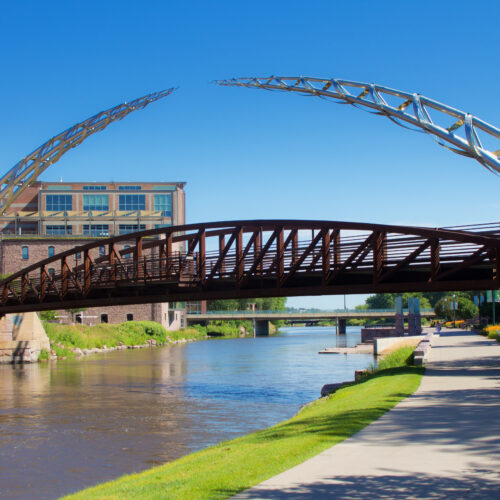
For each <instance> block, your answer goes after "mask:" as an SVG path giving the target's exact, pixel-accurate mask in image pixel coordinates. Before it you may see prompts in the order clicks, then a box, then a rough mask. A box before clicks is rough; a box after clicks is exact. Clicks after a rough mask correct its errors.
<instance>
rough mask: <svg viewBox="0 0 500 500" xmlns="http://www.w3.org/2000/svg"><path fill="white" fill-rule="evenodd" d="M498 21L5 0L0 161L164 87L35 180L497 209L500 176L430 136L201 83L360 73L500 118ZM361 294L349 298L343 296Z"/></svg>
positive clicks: (327, 7)
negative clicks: (171, 184)
mask: <svg viewBox="0 0 500 500" xmlns="http://www.w3.org/2000/svg"><path fill="white" fill-rule="evenodd" d="M499 18H500V3H499V2H497V1H495V0H491V1H489V0H477V1H475V2H473V3H471V2H470V1H463V0H454V1H438V2H436V1H427V0H421V1H419V2H409V1H407V2H405V1H382V0H381V1H378V2H375V1H362V0H358V1H357V2H340V1H318V2H313V3H310V2H309V3H308V2H298V1H297V2H294V1H286V2H284V1H275V2H269V1H266V2H263V1H253V2H245V3H243V2H234V1H232V2H230V1H227V2H217V1H214V2H206V1H205V2H201V1H191V2H172V1H142V2H129V1H105V2H103V1H99V2H96V1H87V2H80V3H79V4H75V3H73V2H62V1H59V2H56V1H47V2H35V1H25V2H16V1H4V2H2V10H1V13H0V39H1V43H0V47H1V48H0V50H1V65H2V68H1V69H2V72H1V73H2V78H1V79H0V90H1V93H2V96H3V103H2V104H3V105H2V113H0V119H1V121H2V131H3V133H2V134H1V136H0V144H1V147H0V158H1V162H2V165H3V166H2V169H3V170H4V171H5V170H7V169H8V168H10V167H11V166H12V165H13V164H14V163H16V162H17V161H18V160H19V159H20V158H22V157H23V156H24V155H25V154H27V153H29V152H30V151H32V150H33V149H34V148H35V147H37V146H38V145H39V144H41V143H42V142H44V141H45V140H46V139H48V138H49V137H51V136H52V135H55V134H57V133H58V132H60V131H62V130H63V129H65V128H67V127H69V126H71V125H72V124H74V123H75V122H77V121H80V120H83V119H85V118H87V117H88V116H90V115H92V114H94V113H96V112H98V111H101V110H103V109H106V108H109V107H111V106H113V105H116V104H118V103H120V102H122V101H125V100H131V99H133V98H135V97H138V96H140V95H144V94H146V93H149V92H151V91H154V90H158V89H163V88H167V87H171V86H179V87H180V88H179V90H178V91H176V92H175V93H174V94H173V95H171V96H169V97H167V98H166V99H164V100H162V101H160V102H158V103H155V104H153V105H151V106H150V107H148V108H147V109H146V110H144V111H139V112H137V113H134V114H132V115H130V116H129V117H127V118H126V119H125V120H123V121H122V122H119V123H116V124H113V125H111V126H110V127H109V128H108V129H106V130H105V131H104V132H102V133H100V134H97V135H95V136H93V137H91V138H89V139H88V140H87V141H86V142H85V143H84V144H82V145H81V146H79V147H78V148H76V149H75V150H73V151H71V152H70V153H68V154H67V155H66V156H64V157H63V159H62V160H60V161H59V162H58V163H57V164H56V165H54V166H52V167H51V168H50V169H49V170H47V172H46V173H44V174H43V177H42V178H43V179H45V180H58V179H59V178H61V177H62V178H63V180H65V181H71V180H88V181H110V180H122V181H135V180H137V181H140V180H158V181H160V180H161V181H186V182H187V183H188V184H187V186H186V193H187V219H188V221H189V222H202V221H214V220H227V219H245V218H248V219H250V218H257V217H259V218H303V219H308V218H314V219H330V220H349V221H366V222H380V223H402V224H414V225H416V224H418V225H430V226H441V225H455V224H464V223H475V222H487V221H497V220H500V215H499V211H500V197H499V196H498V193H499V188H500V178H499V177H497V176H495V175H493V174H491V173H489V172H488V171H487V170H486V169H484V168H483V167H482V166H481V165H480V164H479V163H477V162H475V161H473V160H470V159H467V158H461V157H459V156H457V155H454V154H452V153H450V152H448V151H446V150H445V149H443V148H441V147H439V146H437V145H436V144H435V142H434V141H433V140H432V139H431V138H430V137H427V136H425V135H423V134H417V133H412V132H409V131H407V130H404V129H402V128H399V127H397V126H396V125H394V124H392V123H391V122H389V121H388V120H385V119H383V118H381V117H377V116H373V115H370V114H367V113H363V112H362V111H359V110H356V109H354V108H351V107H349V106H339V105H335V104H331V103H327V102H325V101H322V100H319V99H314V98H306V97H300V96H298V95H293V94H281V93H270V92H263V91H258V90H251V89H240V88H223V87H219V86H217V85H214V84H212V83H211V81H213V80H214V79H219V78H230V77H234V76H268V75H271V74H276V75H305V76H318V77H336V78H344V79H352V80H359V81H366V82H375V83H379V84H383V85H387V86H390V87H394V88H397V89H402V90H406V91H414V92H418V93H421V94H424V95H426V96H428V97H432V98H434V99H436V100H439V101H441V102H444V103H447V104H449V105H452V106H455V107H457V108H459V109H462V110H465V111H468V112H471V113H473V114H476V115H478V116H479V117H481V118H483V119H484V120H486V121H489V122H491V123H493V124H496V125H497V126H498V125H499V124H500V98H499V96H498V89H499V81H500V66H499V64H498V54H499V49H500V41H499V40H500V37H499V29H498V26H499V25H498V20H499ZM342 300H343V299H342V298H341V297H333V298H325V299H319V298H308V299H290V300H289V303H291V304H292V305H299V304H301V305H317V306H319V307H339V306H341V304H342ZM360 300H361V298H360V297H348V305H353V304H355V303H359V301H360Z"/></svg>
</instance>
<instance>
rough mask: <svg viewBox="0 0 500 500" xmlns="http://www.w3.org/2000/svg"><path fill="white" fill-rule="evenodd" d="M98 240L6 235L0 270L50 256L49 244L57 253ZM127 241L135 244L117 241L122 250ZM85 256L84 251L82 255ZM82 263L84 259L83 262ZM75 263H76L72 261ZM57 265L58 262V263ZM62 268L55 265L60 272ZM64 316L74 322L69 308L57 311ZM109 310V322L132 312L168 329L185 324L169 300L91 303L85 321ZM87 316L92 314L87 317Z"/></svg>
mask: <svg viewBox="0 0 500 500" xmlns="http://www.w3.org/2000/svg"><path fill="white" fill-rule="evenodd" d="M92 241H95V240H94V239H92V238H89V239H84V238H78V239H76V238H75V239H67V238H47V237H44V238H43V239H32V238H15V239H5V238H4V239H3V240H2V241H0V273H1V274H3V275H5V274H12V273H15V272H17V271H20V270H21V269H23V268H25V267H28V266H30V265H31V264H35V263H37V262H39V261H41V260H43V259H47V258H48V256H49V247H50V246H53V247H54V255H57V254H58V253H60V252H64V251H66V250H72V249H73V248H75V247H76V246H80V245H85V244H87V243H90V242H92ZM126 245H129V246H131V247H132V246H134V245H135V241H134V240H130V241H124V242H121V243H119V244H117V248H118V250H122V249H123V248H125V246H126ZM23 246H27V247H28V259H23V258H22V247H23ZM91 256H92V257H93V258H97V257H99V250H98V249H96V250H95V251H94V252H93V253H91ZM82 259H83V255H82ZM80 263H81V262H80ZM73 264H74V263H73ZM56 266H57V263H56ZM58 271H59V269H56V272H58ZM57 314H58V315H59V316H61V318H60V319H59V321H60V322H61V323H71V322H72V318H71V314H70V313H69V312H68V311H65V310H61V311H57ZM103 314H106V315H107V317H108V321H107V322H108V323H123V322H124V321H127V319H128V318H127V315H128V314H131V315H132V317H131V319H132V320H134V321H144V320H146V321H156V322H158V323H161V324H162V325H163V326H164V327H165V328H166V329H167V330H177V329H179V328H181V327H183V326H185V325H184V323H185V319H184V315H183V314H182V313H181V312H180V311H169V309H168V303H158V304H132V305H126V306H102V307H89V308H87V309H85V311H84V312H83V315H84V323H85V324H86V325H96V324H99V323H101V322H103V321H102V319H103V318H102V315H103ZM87 316H89V318H88V319H87Z"/></svg>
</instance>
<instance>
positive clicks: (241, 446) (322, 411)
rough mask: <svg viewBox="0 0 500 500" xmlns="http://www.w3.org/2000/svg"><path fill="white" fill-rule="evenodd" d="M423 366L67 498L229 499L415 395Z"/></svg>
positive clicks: (381, 374)
mask: <svg viewBox="0 0 500 500" xmlns="http://www.w3.org/2000/svg"><path fill="white" fill-rule="evenodd" d="M422 373H423V368H416V367H409V366H402V367H397V368H387V369H385V370H381V371H378V372H376V373H375V374H373V375H372V376H371V377H369V378H367V379H365V380H364V381H363V382H361V383H357V384H353V385H351V386H348V387H345V388H343V389H341V390H339V391H337V392H336V393H335V394H333V395H331V396H330V397H328V398H322V399H320V400H317V401H315V402H313V403H311V404H310V405H308V406H306V407H305V408H303V409H302V411H300V412H299V413H298V415H296V416H295V417H293V418H291V419H290V420H287V421H285V422H282V423H280V424H278V425H275V426H273V427H270V428H268V429H265V430H262V431H258V432H255V433H253V434H249V435H247V436H244V437H241V438H237V439H234V440H232V441H225V442H223V443H220V444H218V445H216V446H211V447H209V448H206V449H204V450H201V451H198V452H196V453H192V454H190V455H186V456H185V457H182V458H180V459H178V460H175V461H173V462H169V463H167V464H165V465H162V466H159V467H154V468H152V469H149V470H146V471H144V472H141V473H138V474H132V475H127V476H123V477H121V478H119V479H117V480H115V481H111V482H108V483H104V484H101V485H98V486H95V487H92V488H89V489H87V490H83V491H81V492H79V493H76V494H74V495H70V496H68V497H66V498H71V499H72V500H77V499H78V500H80V499H85V500H88V499H109V500H111V499H120V500H121V499H127V498H130V499H132V498H133V499H138V498H140V499H163V498H175V499H189V500H192V499H194V498H196V499H205V498H217V499H222V498H228V497H230V496H232V495H234V494H236V493H238V492H240V491H243V490H245V489H247V488H250V487H251V486H254V485H256V484H259V483H260V482H262V481H264V480H266V479H269V478H270V477H273V476H275V475H276V474H279V473H281V472H283V471H285V470H288V469H290V468H291V467H293V466H295V465H297V464H299V463H302V462H304V461H305V460H307V459H308V458H311V457H313V456H314V455H317V454H318V453H320V452H322V451H324V450H325V449H327V448H329V447H330V446H333V445H335V444H337V443H340V442H341V441H343V440H344V439H346V438H348V437H349V436H352V435H353V434H355V433H356V432H358V431H359V430H361V429H362V428H363V427H365V426H366V425H368V424H369V423H370V422H373V421H374V420H376V419H377V418H379V417H380V416H381V415H382V414H384V413H385V412H386V411H388V410H389V409H391V408H392V407H393V406H395V405H396V404H397V403H398V402H399V401H401V400H402V399H404V398H406V397H407V396H409V395H410V394H412V393H413V392H414V391H415V390H416V389H417V387H418V386H419V384H420V380H421V378H422ZM241 411H242V412H244V411H245V409H244V406H243V407H242V408H241Z"/></svg>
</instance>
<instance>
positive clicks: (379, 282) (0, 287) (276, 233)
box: [0, 220, 500, 315]
mask: <svg viewBox="0 0 500 500" xmlns="http://www.w3.org/2000/svg"><path fill="white" fill-rule="evenodd" d="M474 230H476V231H478V232H476V233H475V232H473V231H474ZM497 234H498V227H497V225H495V226H493V225H492V227H490V228H486V227H485V226H484V225H482V226H480V227H478V228H469V230H468V231H461V230H449V229H430V228H420V227H406V226H388V225H381V224H363V223H350V222H336V221H300V220H250V221H229V222H213V223H206V224H190V225H184V226H171V227H165V228H159V229H150V230H147V231H141V232H138V233H132V234H128V235H122V236H116V237H113V238H108V239H101V240H98V241H95V242H92V243H88V244H86V245H82V246H79V247H76V248H74V249H72V250H68V251H66V252H62V253H60V254H58V255H55V256H54V257H50V258H48V259H45V260H42V261H40V262H38V263H36V264H33V265H31V266H29V267H26V268H25V269H22V270H20V271H19V272H16V273H15V274H13V275H11V276H9V277H8V278H6V279H4V280H3V281H0V315H3V314H6V313H11V312H25V311H40V310H50V309H68V308H72V307H91V306H104V305H116V304H139V303H153V302H173V301H183V300H203V299H224V298H229V297H231V298H235V297H266V296H268V297H269V296H270V297H275V296H294V295H295V296H296V295H325V294H344V293H374V292H403V291H446V290H492V289H497V288H500V272H499V271H498V269H499V266H500V237H498V235H497ZM131 240H132V241H134V242H135V245H134V246H132V247H131V248H125V244H126V243H130V242H131ZM176 243H177V244H180V245H178V248H182V251H179V250H177V251H176V250H174V249H175V248H176V246H175V244H176ZM207 248H214V249H215V250H211V251H207ZM103 251H104V255H102V252H103Z"/></svg>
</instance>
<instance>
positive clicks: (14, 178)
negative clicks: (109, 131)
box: [0, 88, 175, 215]
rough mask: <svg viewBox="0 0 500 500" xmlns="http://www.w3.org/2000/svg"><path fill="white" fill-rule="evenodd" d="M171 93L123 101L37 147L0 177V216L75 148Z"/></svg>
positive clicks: (160, 93) (171, 89)
mask: <svg viewBox="0 0 500 500" xmlns="http://www.w3.org/2000/svg"><path fill="white" fill-rule="evenodd" d="M174 90H175V89H174V88H170V89H166V90H161V91H159V92H153V93H151V94H148V95H145V96H143V97H139V98H138V99H135V100H133V101H131V102H124V103H122V104H119V105H118V106H115V107H113V108H110V109H107V110H106V111H101V112H100V113H97V114H96V115H94V116H92V117H90V118H88V119H87V120H85V121H83V122H81V123H77V124H76V125H73V126H72V127H70V128H68V129H67V130H65V131H64V132H61V133H60V134H58V135H56V136H55V137H52V139H49V140H48V141H47V142H45V143H44V144H42V145H41V146H39V147H38V148H37V149H35V150H34V151H33V152H32V153H31V154H29V155H28V156H26V157H25V158H23V159H22V160H21V161H19V162H18V163H16V165H14V166H13V167H12V168H11V169H10V170H9V171H8V172H7V173H6V174H4V175H3V176H2V177H1V178H0V215H3V214H4V213H5V211H6V210H7V209H8V208H9V207H10V206H11V205H12V203H13V202H14V201H15V199H16V198H17V197H18V196H19V195H20V194H21V193H22V192H23V191H24V189H26V188H27V187H28V186H29V185H31V184H32V183H33V182H35V181H36V180H37V178H38V176H39V175H40V174H41V173H42V172H43V171H44V170H45V169H46V168H48V167H49V166H50V165H52V164H53V163H55V162H56V161H58V160H59V158H61V156H62V155H63V154H64V153H66V152H67V151H69V150H70V149H72V148H74V147H75V146H78V144H80V143H82V142H83V141H84V140H85V139H86V138H87V137H89V136H90V135H92V134H95V133H96V132H100V131H101V130H104V129H105V128H106V127H107V126H108V125H109V124H110V123H113V122H115V121H117V120H121V119H122V118H125V117H126V116H127V115H128V114H130V113H132V111H137V110H139V109H143V108H145V107H146V106H147V105H148V104H151V103H152V102H155V101H158V100H159V99H161V98H163V97H166V96H168V95H169V94H171V93H172V92H173V91H174Z"/></svg>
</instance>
